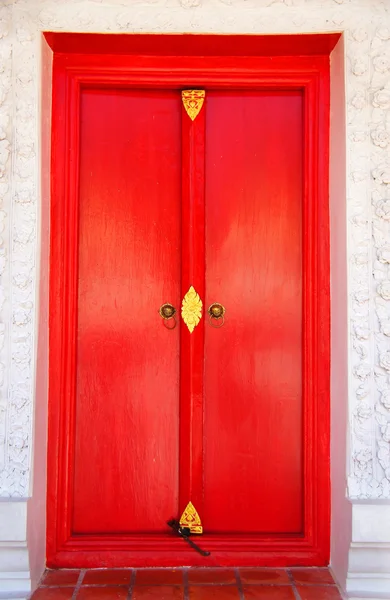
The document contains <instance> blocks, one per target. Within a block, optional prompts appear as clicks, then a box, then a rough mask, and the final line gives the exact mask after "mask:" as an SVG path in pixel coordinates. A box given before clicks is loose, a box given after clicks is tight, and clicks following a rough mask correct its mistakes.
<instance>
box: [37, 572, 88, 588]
mask: <svg viewBox="0 0 390 600" xmlns="http://www.w3.org/2000/svg"><path fill="white" fill-rule="evenodd" d="M79 575H80V571H79V570H78V569H77V570H76V569H59V570H54V571H46V572H45V573H44V575H43V578H42V581H41V585H61V586H63V585H73V587H74V586H75V585H76V583H77V580H78V578H79Z"/></svg>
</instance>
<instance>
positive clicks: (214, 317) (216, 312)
mask: <svg viewBox="0 0 390 600" xmlns="http://www.w3.org/2000/svg"><path fill="white" fill-rule="evenodd" d="M207 312H208V313H209V317H210V325H211V326H212V327H214V328H215V329H219V328H220V327H222V325H223V324H224V323H225V316H224V315H225V312H226V310H225V307H224V306H222V304H219V302H214V303H213V304H212V305H211V306H209V309H208V311H207Z"/></svg>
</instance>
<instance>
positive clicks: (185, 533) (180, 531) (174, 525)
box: [167, 519, 210, 556]
mask: <svg viewBox="0 0 390 600" xmlns="http://www.w3.org/2000/svg"><path fill="white" fill-rule="evenodd" d="M167 525H169V527H171V529H173V531H174V532H175V533H177V535H178V536H180V537H181V538H183V540H185V541H186V542H187V544H189V545H190V546H191V548H193V549H194V550H196V551H197V552H199V554H201V555H202V556H210V552H207V550H202V548H199V546H198V545H197V544H195V542H193V541H192V540H191V539H190V537H189V536H190V530H189V528H188V527H181V526H180V523H179V521H176V519H171V520H170V521H167Z"/></svg>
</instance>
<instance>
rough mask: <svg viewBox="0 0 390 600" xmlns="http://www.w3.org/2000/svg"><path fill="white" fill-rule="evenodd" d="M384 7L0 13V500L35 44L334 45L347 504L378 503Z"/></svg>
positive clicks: (388, 45)
mask: <svg viewBox="0 0 390 600" xmlns="http://www.w3.org/2000/svg"><path fill="white" fill-rule="evenodd" d="M389 11H390V5H389V3H388V2H387V0H132V2H127V1H126V0H105V1H104V2H102V1H101V0H89V1H86V0H46V1H43V0H3V2H2V7H1V8H0V496H3V497H27V496H28V495H29V493H30V465H31V448H32V415H33V404H34V398H33V396H34V370H35V362H34V361H35V340H36V334H37V332H36V320H35V312H36V309H37V306H36V303H37V295H36V290H37V257H38V256H39V253H38V251H39V240H38V237H37V230H38V203H39V168H40V167H39V160H38V139H39V127H40V125H39V114H38V98H39V86H40V81H39V78H38V73H39V64H40V41H41V32H42V31H46V30H54V31H84V32H92V31H93V32H107V33H115V32H121V33H124V32H129V33H132V32H190V33H195V32H199V33H202V32H208V33H251V34H254V33H256V34H264V33H303V32H325V31H326V32H328V31H344V32H345V41H346V51H347V57H346V60H347V63H346V71H347V77H346V83H347V90H346V96H347V147H348V155H347V169H348V170H347V182H348V185H347V214H348V226H349V231H348V270H349V276H348V287H349V316H350V355H349V364H350V373H349V380H350V391H349V407H350V421H351V427H350V429H351V433H350V435H351V439H350V452H351V457H350V459H351V460H350V469H349V495H350V497H352V498H390V150H389V148H390V26H389V28H386V26H385V23H386V22H387V23H389V20H390V12H389Z"/></svg>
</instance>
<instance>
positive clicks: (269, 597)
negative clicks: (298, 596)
mask: <svg viewBox="0 0 390 600" xmlns="http://www.w3.org/2000/svg"><path fill="white" fill-rule="evenodd" d="M244 596H245V600H295V595H294V591H293V589H292V587H291V586H290V585H250V586H245V587H244Z"/></svg>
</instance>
